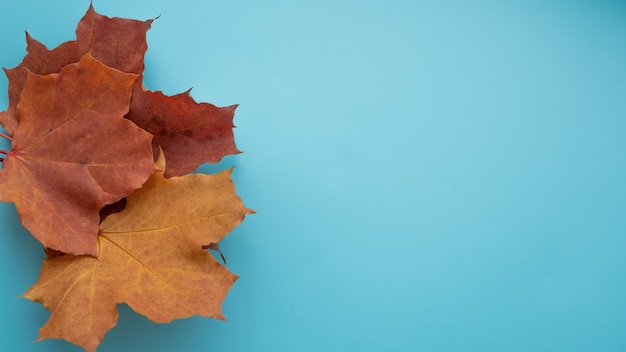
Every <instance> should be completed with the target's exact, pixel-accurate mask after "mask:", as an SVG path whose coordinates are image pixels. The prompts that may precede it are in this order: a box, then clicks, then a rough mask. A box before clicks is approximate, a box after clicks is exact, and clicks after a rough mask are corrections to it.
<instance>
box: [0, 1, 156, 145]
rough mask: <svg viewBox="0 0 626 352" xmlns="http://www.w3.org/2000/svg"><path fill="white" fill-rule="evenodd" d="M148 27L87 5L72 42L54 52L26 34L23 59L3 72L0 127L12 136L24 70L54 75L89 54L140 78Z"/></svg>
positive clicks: (143, 23)
mask: <svg viewBox="0 0 626 352" xmlns="http://www.w3.org/2000/svg"><path fill="white" fill-rule="evenodd" d="M151 23H152V20H148V21H137V20H130V19H125V18H109V17H106V16H102V15H100V14H98V13H96V11H95V10H94V9H93V6H91V5H90V6H89V9H88V10H87V13H85V15H84V16H83V18H82V19H81V20H80V22H79V23H78V27H77V29H76V40H73V41H68V42H65V43H63V44H61V45H59V46H58V47H57V48H55V49H54V50H48V49H47V48H46V47H45V46H44V45H43V44H42V43H40V42H38V41H37V40H35V39H33V38H32V37H31V36H30V35H29V34H28V33H26V42H27V47H26V50H27V54H26V56H25V57H24V59H23V61H22V62H21V63H20V64H19V65H18V66H16V67H15V68H13V69H5V73H6V75H7V77H8V79H9V106H8V109H7V111H6V112H2V113H0V124H2V126H3V128H4V130H5V131H7V132H8V133H9V134H11V135H12V134H13V131H14V130H15V128H16V127H17V122H18V120H17V115H16V108H17V104H18V101H19V96H20V93H21V92H22V89H23V88H24V83H25V82H26V77H27V73H26V72H27V71H26V70H25V68H26V69H28V70H29V71H31V72H34V73H37V74H41V75H46V74H50V73H57V72H59V71H60V70H61V68H62V67H63V66H65V65H68V64H73V63H76V62H78V61H79V60H80V59H81V58H82V57H83V56H84V55H85V54H87V53H91V55H92V56H93V57H94V58H96V59H97V60H98V61H100V62H102V63H104V64H105V65H107V66H110V67H113V68H116V69H118V70H120V71H122V72H127V73H136V74H141V73H142V72H143V68H144V63H143V59H144V54H145V52H146V49H147V44H146V32H147V31H148V29H150V25H151Z"/></svg>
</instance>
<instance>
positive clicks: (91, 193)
mask: <svg viewBox="0 0 626 352" xmlns="http://www.w3.org/2000/svg"><path fill="white" fill-rule="evenodd" d="M136 78H137V75H134V74H128V73H122V72H120V71H118V70H115V69H112V68H109V67H107V66H105V65H103V64H102V63H100V62H98V61H97V60H95V59H94V58H93V57H92V56H91V55H89V54H88V55H85V56H84V57H83V59H81V60H80V61H79V62H78V63H76V64H72V65H68V66H65V67H64V68H63V69H62V70H61V72H60V73H58V74H50V75H45V76H41V75H37V74H33V73H30V72H29V73H28V77H27V80H26V83H25V85H24V90H23V91H22V94H21V99H20V103H19V104H18V106H17V114H18V116H19V117H20V120H19V125H18V127H17V128H16V129H15V133H14V137H13V140H12V145H11V148H12V149H11V151H10V152H9V153H8V154H7V155H6V158H5V160H4V165H3V167H2V169H1V170H0V200H1V201H3V202H13V203H15V206H16V208H17V212H18V215H19V216H20V221H21V222H22V224H23V225H24V227H26V228H27V229H28V230H30V232H31V233H32V234H33V236H34V237H35V238H37V239H38V240H39V241H40V242H41V243H42V244H43V245H44V246H45V247H49V248H52V249H55V250H59V251H62V252H65V253H72V254H90V255H97V246H96V237H97V234H98V223H99V215H98V212H99V210H100V208H102V207H103V206H104V205H105V204H109V203H113V202H116V201H118V200H119V199H121V198H122V197H124V196H126V195H128V194H129V193H131V192H132V191H133V190H135V189H136V188H138V187H140V186H141V184H142V183H143V182H144V181H145V180H146V179H147V178H148V176H149V175H150V174H152V173H153V172H154V171H155V170H156V168H155V165H154V163H153V157H152V147H151V139H152V136H151V135H150V134H148V133H147V132H145V131H144V130H142V129H140V128H139V127H137V126H136V125H134V124H133V123H132V122H130V121H128V120H127V119H124V118H123V116H124V115H125V114H126V112H127V111H128V106H129V102H130V94H131V89H132V86H133V84H134V81H135V79H136Z"/></svg>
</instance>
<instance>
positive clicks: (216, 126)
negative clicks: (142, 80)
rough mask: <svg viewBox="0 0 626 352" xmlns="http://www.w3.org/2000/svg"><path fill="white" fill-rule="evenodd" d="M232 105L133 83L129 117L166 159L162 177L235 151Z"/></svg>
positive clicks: (183, 173)
mask: <svg viewBox="0 0 626 352" xmlns="http://www.w3.org/2000/svg"><path fill="white" fill-rule="evenodd" d="M236 107H237V106H236V105H232V106H228V107H216V106H215V105H212V104H209V103H200V104H198V103H196V102H195V101H194V100H193V98H192V97H191V95H189V92H188V91H187V92H185V93H181V94H178V95H174V96H166V95H164V94H163V93H161V92H151V91H147V90H144V89H143V88H142V87H141V85H140V84H135V88H134V90H133V98H132V100H131V107H130V111H129V112H128V115H127V116H126V117H127V118H128V119H129V120H131V121H133V122H134V123H136V124H137V125H138V126H139V127H141V128H143V129H145V130H146V131H148V132H150V133H151V134H152V135H153V136H154V143H155V144H157V145H158V146H159V147H161V149H163V153H164V154H165V158H166V159H167V169H166V170H165V177H172V176H181V175H185V174H188V173H190V172H192V171H194V170H195V169H196V168H197V167H198V165H200V164H202V163H204V162H210V163H217V162H219V161H220V160H221V159H222V158H223V157H224V156H226V155H230V154H237V153H239V150H237V147H236V146H235V140H234V137H233V127H235V126H234V125H233V115H234V113H235V108H236Z"/></svg>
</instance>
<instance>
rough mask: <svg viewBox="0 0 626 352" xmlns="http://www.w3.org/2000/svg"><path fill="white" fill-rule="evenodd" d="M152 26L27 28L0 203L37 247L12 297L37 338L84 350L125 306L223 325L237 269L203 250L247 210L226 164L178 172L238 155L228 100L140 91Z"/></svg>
mask: <svg viewBox="0 0 626 352" xmlns="http://www.w3.org/2000/svg"><path fill="white" fill-rule="evenodd" d="M152 22H153V20H148V21H138V20H132V19H124V18H109V17H106V16H103V15H100V14H98V13H97V12H96V11H95V10H94V8H93V6H91V5H90V6H89V9H88V10H87V12H86V14H85V15H84V17H83V18H82V19H81V20H80V22H79V23H78V27H77V30H76V40H72V41H68V42H65V43H62V44H61V45H59V46H58V47H56V48H54V49H52V50H48V49H47V48H46V47H45V46H44V45H43V44H41V43H40V42H38V41H37V40H35V39H33V38H32V37H31V36H30V35H28V33H27V34H26V40H27V54H26V56H25V57H24V59H23V61H22V62H21V63H20V64H19V65H18V66H16V67H14V68H12V69H5V73H6V75H7V77H8V79H9V89H8V90H9V91H8V93H9V106H8V108H7V110H6V111H3V112H0V124H1V125H2V127H3V128H4V130H5V131H6V134H4V133H1V134H0V136H2V137H4V138H7V139H9V140H10V141H11V149H10V150H8V151H0V153H2V154H4V157H3V158H0V160H1V161H2V162H3V164H2V168H1V169H0V201H2V202H10V203H14V204H15V207H16V210H17V213H18V216H19V219H20V221H21V223H22V224H23V226H24V227H25V228H27V229H28V230H29V231H30V233H31V234H32V235H33V236H34V237H35V238H36V239H37V240H38V241H39V242H41V243H42V245H43V246H44V248H45V249H46V253H47V255H48V257H47V259H45V260H44V262H43V265H42V269H41V272H40V276H39V280H38V281H37V282H36V283H35V284H34V285H33V286H32V287H31V288H30V289H29V290H28V291H27V292H26V293H25V294H24V297H26V298H28V299H30V300H33V301H36V302H40V303H41V304H43V305H44V306H45V307H46V308H47V309H48V310H49V311H50V318H49V320H48V321H47V322H46V324H45V325H44V326H43V327H42V328H41V329H40V331H39V339H40V340H41V339H46V338H62V339H66V340H67V341H69V342H72V343H74V344H77V345H80V346H82V347H83V348H84V349H85V350H87V351H95V350H96V347H97V346H98V345H99V343H100V342H101V341H102V339H103V338H104V334H105V333H106V332H107V331H108V330H109V329H111V328H112V327H113V326H114V325H115V324H116V322H117V304H119V303H126V304H128V305H129V306H130V307H131V308H132V309H134V310H135V311H136V312H138V313H140V314H143V315H145V316H147V317H148V318H149V319H151V320H153V321H155V322H160V323H166V322H169V321H171V320H173V319H178V318H185V317H189V316H192V315H200V316H205V317H210V318H218V319H224V317H223V315H222V311H221V305H222V301H223V300H224V298H225V297H226V294H227V293H228V290H229V289H230V287H231V286H232V284H233V283H234V281H235V280H236V278H237V276H236V275H234V274H232V273H231V272H230V271H229V270H228V269H227V268H226V267H225V266H224V265H222V264H221V263H219V262H218V261H217V260H216V259H215V258H214V257H213V255H212V254H211V253H209V252H208V251H207V248H212V249H218V250H219V247H218V243H219V242H220V240H221V239H222V238H224V236H226V234H228V233H229V232H230V231H231V230H232V229H233V228H234V227H236V226H237V225H238V224H239V223H240V222H241V221H243V219H244V217H245V215H246V214H250V213H252V212H253V211H252V210H250V209H248V208H246V207H245V206H244V204H243V202H242V201H241V199H240V198H239V197H238V196H237V194H236V193H235V187H234V184H233V182H232V180H231V172H232V169H231V170H225V171H222V172H220V173H218V174H215V175H205V174H190V172H192V171H194V170H195V169H196V167H197V166H198V165H199V164H201V163H205V162H211V163H213V162H217V161H219V160H220V159H221V158H223V157H224V156H226V155H230V154H236V153H239V151H238V150H237V148H236V146H235V143H234V137H233V132H232V129H233V127H234V126H233V115H234V111H235V108H236V106H235V105H233V106H227V107H217V106H214V105H212V104H209V103H197V102H196V101H195V100H194V99H193V98H192V97H191V96H190V94H189V92H184V93H181V94H178V95H174V96H167V95H165V94H163V93H162V92H159V91H150V90H147V89H145V88H144V87H143V85H142V74H143V69H144V55H145V52H146V50H147V44H146V32H147V31H148V29H149V28H150V26H151V25H152Z"/></svg>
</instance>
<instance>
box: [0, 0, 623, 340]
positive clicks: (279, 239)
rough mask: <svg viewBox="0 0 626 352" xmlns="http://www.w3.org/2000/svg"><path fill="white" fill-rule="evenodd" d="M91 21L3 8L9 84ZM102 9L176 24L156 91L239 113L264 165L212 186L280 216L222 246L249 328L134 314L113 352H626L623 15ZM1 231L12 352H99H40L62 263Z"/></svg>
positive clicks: (407, 5)
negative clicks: (36, 44) (225, 187)
mask: <svg viewBox="0 0 626 352" xmlns="http://www.w3.org/2000/svg"><path fill="white" fill-rule="evenodd" d="M88 5H89V2H88V1H87V0H84V1H76V0H58V1H54V2H48V1H39V2H38V1H33V0H28V1H12V2H10V3H8V4H3V10H2V11H1V12H0V33H1V36H2V37H1V38H2V40H1V43H2V44H1V45H2V50H0V65H2V66H5V67H13V66H15V65H17V64H18V63H19V62H20V61H21V59H22V57H23V55H24V53H25V41H24V34H23V31H24V30H28V31H29V33H30V34H31V35H32V36H33V37H35V38H37V39H39V40H41V41H42V42H44V43H45V44H46V45H48V47H49V48H52V47H54V46H56V45H58V44H59V43H61V42H63V41H66V40H70V39H74V38H75V36H74V30H75V26H76V23H77V22H78V20H79V19H80V18H81V17H82V15H83V14H84V12H85V11H86V9H87V7H88ZM94 6H95V8H96V10H97V11H98V12H100V13H102V14H105V15H108V16H121V17H131V18H137V19H149V18H154V17H156V16H158V15H161V17H160V18H159V19H158V20H156V21H155V22H154V24H153V26H152V29H151V30H150V31H149V32H148V45H149V50H148V53H147V57H146V85H147V87H148V88H150V89H160V90H163V91H165V92H166V93H168V94H174V93H178V92H181V91H184V90H187V89H188V88H189V87H191V86H193V87H194V89H193V91H192V95H193V96H194V97H195V98H196V99H197V100H199V101H209V102H212V103H214V104H216V105H230V104H234V103H239V104H240V107H239V108H238V109H237V112H236V115H235V123H236V125H237V126H238V128H237V129H235V136H236V142H237V144H238V146H239V147H240V149H241V150H243V151H245V153H243V154H240V155H237V156H234V157H228V158H226V159H225V160H224V161H223V162H222V163H220V164H219V165H218V166H202V167H201V170H202V171H204V172H214V171H217V170H220V169H223V168H227V167H229V166H232V165H235V170H234V179H235V182H236V185H237V189H238V192H239V194H240V195H241V197H242V198H243V199H244V201H245V202H246V205H247V206H249V207H250V208H253V209H255V210H256V211H257V212H258V214H256V215H251V216H248V217H247V218H246V220H245V221H244V223H243V224H242V225H241V226H240V227H238V228H237V229H236V230H235V231H234V232H233V233H232V234H231V235H230V236H229V237H227V239H225V240H224V241H223V242H222V249H223V251H224V253H225V255H226V256H227V260H228V267H229V268H230V269H231V271H233V272H234V273H236V274H238V275H240V276H241V278H240V279H239V281H237V283H236V284H235V286H234V287H233V289H232V290H231V292H230V295H229V296H228V298H227V299H226V302H225V304H224V313H225V315H226V316H227V318H228V319H229V321H228V322H226V323H224V322H220V321H213V320H209V319H204V318H197V317H196V318H192V319H186V320H180V321H175V322H173V323H172V324H168V325H158V324H154V323H151V322H149V321H148V320H147V319H145V318H143V317H140V316H138V315H136V314H135V313H134V312H132V311H131V310H130V309H129V308H128V307H126V306H120V310H121V314H120V320H119V322H118V325H117V326H116V327H115V328H114V329H113V330H111V331H110V332H109V333H108V334H107V335H106V337H105V340H104V342H103V343H102V344H101V345H100V348H99V349H98V351H102V352H105V351H625V350H626V334H625V331H626V215H625V210H626V160H625V157H624V154H625V152H626V3H624V2H623V1H608V0H607V1H603V0H600V1H595V0H588V1H551V0H548V1H474V2H465V1H432V2H431V1H428V2H427V1H423V2H422V1H324V0H316V1H277V0H268V1H222V2H218V1H191V0H178V1H165V0H161V1H147V0H142V1H132V2H131V1H128V0H123V1H122V0H107V1H103V0H96V1H95V2H94ZM6 85H7V82H6V79H5V78H4V77H2V79H0V88H2V91H3V92H5V93H2V94H0V98H1V99H2V101H1V105H0V108H2V109H3V108H4V107H6ZM5 147H6V146H5ZM0 222H1V224H2V231H1V235H2V236H0V246H1V247H2V248H3V254H2V255H1V256H0V275H1V276H0V280H1V281H2V286H1V287H2V289H1V290H0V307H1V312H2V317H1V318H0V319H1V321H0V324H1V326H0V339H1V341H2V346H3V347H2V348H3V349H6V350H13V351H80V349H79V348H77V347H75V346H72V345H70V344H68V343H66V342H64V341H59V340H46V341H43V342H39V343H34V342H32V341H33V340H35V339H36V337H37V330H38V329H39V327H40V326H41V325H42V324H43V323H44V322H45V320H46V319H47V316H48V313H47V312H46V310H45V309H43V308H42V307H41V306H40V305H39V304H37V303H32V302H30V301H27V300H25V299H20V298H17V297H18V296H19V295H21V294H22V293H23V292H24V291H25V290H26V289H27V288H28V287H29V286H30V285H31V284H33V283H34V282H35V281H36V279H37V276H38V272H39V266H40V264H41V260H42V258H43V251H42V250H41V248H40V247H39V245H38V243H37V242H36V241H34V240H33V239H31V238H30V236H29V235H28V233H27V232H26V231H25V230H23V229H22V228H21V226H20V225H19V223H18V221H17V217H16V214H15V210H14V207H13V206H12V205H4V204H3V205H1V206H0Z"/></svg>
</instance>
